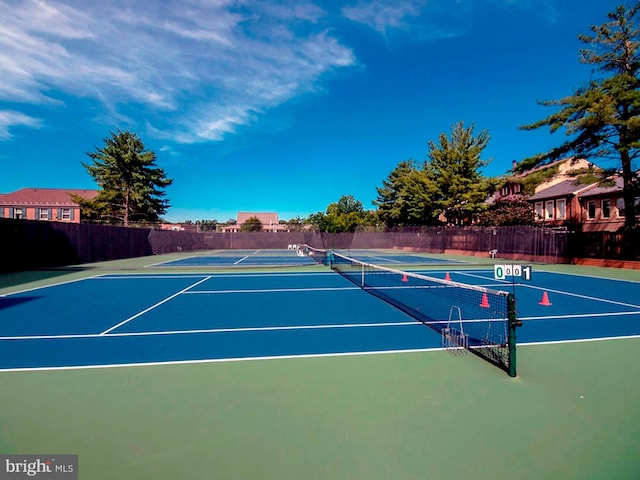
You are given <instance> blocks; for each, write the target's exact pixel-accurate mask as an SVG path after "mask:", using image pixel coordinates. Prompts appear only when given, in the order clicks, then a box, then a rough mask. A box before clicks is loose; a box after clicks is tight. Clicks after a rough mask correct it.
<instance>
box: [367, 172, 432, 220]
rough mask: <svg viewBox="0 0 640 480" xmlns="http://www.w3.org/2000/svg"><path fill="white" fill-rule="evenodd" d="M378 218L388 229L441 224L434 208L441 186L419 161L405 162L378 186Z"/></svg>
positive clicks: (375, 202) (376, 203) (375, 201)
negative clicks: (420, 165)
mask: <svg viewBox="0 0 640 480" xmlns="http://www.w3.org/2000/svg"><path fill="white" fill-rule="evenodd" d="M377 192H378V197H377V198H376V199H375V200H374V202H373V204H374V205H375V206H377V207H378V217H379V219H380V221H382V222H383V223H384V224H385V225H386V226H387V227H397V226H406V225H433V224H437V223H439V221H438V214H437V212H436V210H435V207H434V203H433V202H434V200H435V198H436V197H437V187H436V184H435V183H434V181H433V179H432V178H431V177H429V175H427V173H426V171H425V170H424V169H422V168H419V167H418V165H417V164H416V162H415V160H403V161H402V162H400V163H399V164H398V166H397V167H396V168H395V169H394V170H393V171H392V172H391V173H390V174H389V177H388V178H387V179H385V180H383V182H382V187H377Z"/></svg>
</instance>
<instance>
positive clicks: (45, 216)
mask: <svg viewBox="0 0 640 480" xmlns="http://www.w3.org/2000/svg"><path fill="white" fill-rule="evenodd" d="M38 219H39V220H49V209H47V208H41V209H40V213H39V214H38Z"/></svg>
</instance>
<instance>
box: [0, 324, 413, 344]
mask: <svg viewBox="0 0 640 480" xmlns="http://www.w3.org/2000/svg"><path fill="white" fill-rule="evenodd" d="M397 326H403V327H406V326H423V324H422V323H420V322H419V321H417V320H413V321H409V322H383V323H338V324H335V325H331V324H323V325H285V326H279V327H235V328H207V329H197V330H159V331H157V332H153V331H145V332H120V333H109V334H107V335H105V334H103V333H79V334H65V335H20V336H13V337H0V341H1V340H56V339H73V338H105V337H145V336H155V335H158V336H161V335H189V334H200V333H236V332H271V331H286V330H325V329H327V330H328V329H337V328H360V327H363V328H375V327H397Z"/></svg>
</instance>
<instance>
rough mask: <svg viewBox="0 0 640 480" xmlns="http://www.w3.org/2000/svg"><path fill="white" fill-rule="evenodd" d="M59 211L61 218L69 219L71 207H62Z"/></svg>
mask: <svg viewBox="0 0 640 480" xmlns="http://www.w3.org/2000/svg"><path fill="white" fill-rule="evenodd" d="M61 210H62V211H61V212H60V216H61V219H62V220H71V209H70V208H62V209H61Z"/></svg>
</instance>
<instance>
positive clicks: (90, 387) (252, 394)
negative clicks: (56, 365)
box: [0, 260, 640, 480]
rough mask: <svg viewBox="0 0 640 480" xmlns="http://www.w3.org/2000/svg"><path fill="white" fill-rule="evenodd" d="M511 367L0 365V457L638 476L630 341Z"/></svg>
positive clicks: (425, 473)
mask: <svg viewBox="0 0 640 480" xmlns="http://www.w3.org/2000/svg"><path fill="white" fill-rule="evenodd" d="M137 262H142V260H137ZM125 265H129V267H126V266H125ZM131 265H134V266H131ZM120 267H122V268H123V269H125V268H132V269H134V268H136V267H135V263H129V264H126V263H109V264H105V265H94V266H87V267H86V270H83V269H82V268H80V269H78V271H66V272H65V271H59V272H40V273H39V274H37V275H35V276H34V275H31V276H29V275H27V274H16V275H13V276H3V277H0V286H1V287H4V288H3V289H2V290H0V293H2V292H6V291H11V290H17V289H23V288H27V287H31V286H34V285H39V284H43V283H46V282H52V281H55V282H60V281H65V280H68V279H71V278H76V277H80V276H86V275H91V274H95V272H96V271H100V272H101V273H102V272H104V271H107V270H110V269H111V270H118V269H119V268H120ZM312 268H315V267H312ZM540 268H542V267H540ZM544 268H547V267H546V266H545V267H544ZM548 268H549V269H563V270H564V271H571V272H572V273H576V274H579V275H600V276H611V277H619V278H629V279H638V272H629V271H623V270H612V269H593V268H591V269H584V268H582V269H581V268H575V267H574V268H571V267H568V266H553V267H548ZM45 277H51V278H45ZM10 284H12V285H10ZM315 307H317V306H314V308H315ZM518 373H519V376H518V377H517V378H515V379H513V378H510V377H509V376H507V375H505V373H504V372H502V371H500V370H499V369H497V368H495V367H493V366H491V365H490V364H488V363H486V362H484V361H482V360H481V359H479V358H477V357H476V356H474V355H466V356H452V355H451V354H450V353H448V352H445V351H428V352H413V353H388V354H375V355H374V354H365V355H346V356H326V357H312V358H286V359H268V360H243V361H231V362H225V361H222V362H213V363H196V364H176V365H154V366H126V367H113V368H86V369H68V370H32V371H5V372H0V391H1V392H2V395H0V452H2V453H4V454H13V453H15V454H27V453H34V454H78V456H79V478H82V479H92V480H101V479H116V478H117V479H125V480H126V479H154V480H155V479H158V480H164V479H167V480H168V479H172V480H174V479H265V480H267V479H274V480H288V479H296V480H297V479H323V480H324V479H356V480H357V479H362V480H365V479H366V480H377V479H381V480H382V479H385V480H386V479H394V480H395V479H398V480H403V479H444V480H448V479H452V480H456V479H468V478H472V479H492V480H495V479H507V478H508V479H536V480H538V479H594V480H595V479H598V480H599V479H625V480H626V479H635V478H639V476H638V474H639V472H640V435H639V434H638V426H639V425H640V407H639V405H640V380H639V379H640V338H624V339H611V340H599V341H586V342H573V343H555V344H541V345H524V346H519V348H518Z"/></svg>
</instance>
